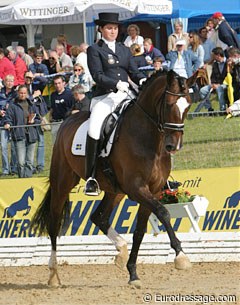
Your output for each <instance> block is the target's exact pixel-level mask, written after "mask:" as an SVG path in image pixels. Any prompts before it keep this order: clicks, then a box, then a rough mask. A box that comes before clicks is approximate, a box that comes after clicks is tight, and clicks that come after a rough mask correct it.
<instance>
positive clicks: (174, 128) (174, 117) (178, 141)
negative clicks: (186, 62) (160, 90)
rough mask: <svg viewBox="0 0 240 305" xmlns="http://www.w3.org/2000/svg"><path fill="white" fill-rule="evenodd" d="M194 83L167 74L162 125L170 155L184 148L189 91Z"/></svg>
mask: <svg viewBox="0 0 240 305" xmlns="http://www.w3.org/2000/svg"><path fill="white" fill-rule="evenodd" d="M192 81H194V80H193V79H189V80H187V79H186V78H184V77H181V76H179V75H178V74H177V73H175V72H174V71H169V72H168V74H167V85H166V89H165V94H164V116H163V122H162V124H163V129H164V132H165V149H166V150H167V151H168V152H170V153H175V152H176V151H177V150H179V149H180V148H181V147H182V135H183V129H184V119H185V118H186V115H187V112H188V110H189V108H190V105H191V98H190V96H189V90H188V89H189V86H191V84H190V82H192Z"/></svg>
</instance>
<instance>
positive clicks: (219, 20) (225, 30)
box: [212, 12, 240, 48]
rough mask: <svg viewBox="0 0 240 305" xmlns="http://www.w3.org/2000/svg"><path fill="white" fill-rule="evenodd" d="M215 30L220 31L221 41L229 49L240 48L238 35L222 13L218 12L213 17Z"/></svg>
mask: <svg viewBox="0 0 240 305" xmlns="http://www.w3.org/2000/svg"><path fill="white" fill-rule="evenodd" d="M212 19H213V22H214V26H215V29H216V30H218V37H219V39H220V40H221V41H222V42H223V43H225V44H226V45H227V46H228V47H235V48H240V41H239V38H238V36H237V33H236V32H235V31H234V30H233V29H232V28H231V26H230V25H229V23H228V22H227V21H226V20H225V18H224V16H223V14H222V13H220V12H216V13H214V14H213V16H212Z"/></svg>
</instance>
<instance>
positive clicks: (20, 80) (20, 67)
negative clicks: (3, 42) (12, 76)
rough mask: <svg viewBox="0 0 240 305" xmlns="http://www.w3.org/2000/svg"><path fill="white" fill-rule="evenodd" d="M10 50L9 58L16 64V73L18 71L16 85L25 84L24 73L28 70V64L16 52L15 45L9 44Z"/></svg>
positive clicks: (8, 49) (8, 48)
mask: <svg viewBox="0 0 240 305" xmlns="http://www.w3.org/2000/svg"><path fill="white" fill-rule="evenodd" d="M7 51H8V58H9V60H11V62H12V63H13V65H14V68H15V73H16V80H17V81H16V82H15V84H16V85H23V84H24V82H25V81H24V73H25V72H26V71H27V66H26V64H25V62H24V61H23V60H22V58H20V57H19V56H18V54H17V52H16V50H14V49H13V47H11V46H9V47H7Z"/></svg>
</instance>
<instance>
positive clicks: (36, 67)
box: [29, 52, 49, 77]
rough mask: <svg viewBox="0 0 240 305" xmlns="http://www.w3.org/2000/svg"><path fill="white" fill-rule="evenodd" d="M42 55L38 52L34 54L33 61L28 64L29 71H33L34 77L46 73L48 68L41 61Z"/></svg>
mask: <svg viewBox="0 0 240 305" xmlns="http://www.w3.org/2000/svg"><path fill="white" fill-rule="evenodd" d="M42 61H43V55H42V53H40V52H36V53H35V54H34V62H33V63H32V64H31V65H30V66H29V71H31V72H32V73H33V76H34V77H37V76H45V75H48V74H49V72H48V68H47V66H46V65H45V64H43V63H42Z"/></svg>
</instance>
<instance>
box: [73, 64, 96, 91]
mask: <svg viewBox="0 0 240 305" xmlns="http://www.w3.org/2000/svg"><path fill="white" fill-rule="evenodd" d="M73 71H74V72H73V75H71V76H70V79H69V82H68V87H69V88H70V89H72V88H73V87H74V86H76V85H82V87H83V88H84V92H85V93H89V94H90V92H89V91H90V90H91V88H92V78H90V77H89V76H88V75H87V74H86V73H85V71H84V68H83V66H81V65H80V64H75V65H74V66H73Z"/></svg>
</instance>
